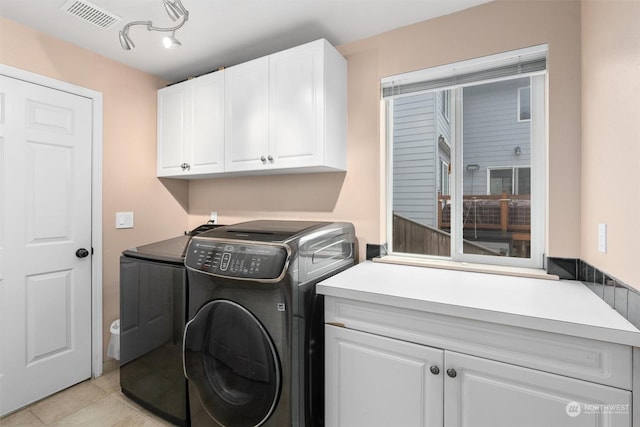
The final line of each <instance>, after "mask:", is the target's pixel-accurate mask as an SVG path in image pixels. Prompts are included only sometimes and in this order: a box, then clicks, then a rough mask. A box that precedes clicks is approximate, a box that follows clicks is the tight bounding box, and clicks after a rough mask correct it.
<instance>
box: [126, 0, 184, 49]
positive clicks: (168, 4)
mask: <svg viewBox="0 0 640 427" xmlns="http://www.w3.org/2000/svg"><path fill="white" fill-rule="evenodd" d="M162 3H163V4H164V9H165V11H166V12H167V15H169V17H170V18H171V19H172V20H173V21H180V22H178V24H176V25H174V26H173V27H167V28H163V27H154V26H153V22H151V21H132V22H129V23H128V24H127V25H125V26H124V27H122V30H121V31H120V34H119V38H120V45H121V46H122V49H124V50H131V49H133V48H134V47H136V45H135V44H134V43H133V40H131V37H129V29H130V28H131V27H132V26H134V25H144V26H145V27H147V31H161V32H167V33H171V35H167V36H165V37H163V39H162V44H163V45H164V47H166V48H174V47H178V46H180V45H182V43H180V41H179V40H178V39H177V38H176V30H178V29H180V28H181V27H182V26H183V25H184V23H185V22H187V20H188V19H189V11H188V10H187V9H185V8H184V6H183V5H182V2H181V1H180V0H162Z"/></svg>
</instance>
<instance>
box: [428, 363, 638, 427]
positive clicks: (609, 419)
mask: <svg viewBox="0 0 640 427" xmlns="http://www.w3.org/2000/svg"><path fill="white" fill-rule="evenodd" d="M445 367H446V370H445V378H444V402H445V403H444V425H445V426H446V427H458V426H460V427H462V426H464V427H486V426H491V427H514V426H517V427H541V426H544V427H573V426H580V427H587V426H588V427H596V426H602V427H604V426H607V427H622V426H625V427H629V426H630V425H631V392H629V391H626V390H621V389H617V388H613V387H608V386H603V385H599V384H594V383H589V382H586V381H580V380H576V379H572V378H567V377H563V376H560V375H554V374H549V373H545V372H541V371H536V370H534V369H527V368H521V367H518V366H514V365H509V364H506V363H500V362H495V361H491V360H486V359H481V358H478V357H473V356H467V355H463V354H458V353H453V352H449V351H446V352H445ZM434 425H435V424H434Z"/></svg>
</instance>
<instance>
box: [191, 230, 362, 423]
mask: <svg viewBox="0 0 640 427" xmlns="http://www.w3.org/2000/svg"><path fill="white" fill-rule="evenodd" d="M355 246H356V239H355V233H354V228H353V225H352V224H349V223H331V222H308V221H252V222H247V223H241V224H236V225H233V226H226V227H220V228H217V229H215V230H211V231H208V232H206V233H203V234H201V235H199V236H195V237H194V238H193V239H192V240H191V242H190V244H189V248H188V249H187V254H186V258H185V265H186V266H187V275H188V278H189V302H188V318H189V322H188V324H187V327H186V329H185V339H184V370H185V376H186V377H187V378H188V384H189V405H190V412H191V423H192V425H193V426H216V427H222V426H227V427H230V426H233V427H248V426H251V427H255V426H262V425H264V426H277V427H287V426H319V425H323V424H324V422H323V420H324V325H323V318H324V316H323V311H324V300H323V298H322V295H318V294H316V291H315V286H316V283H318V282H319V281H320V280H323V279H325V278H327V277H329V276H331V275H334V274H336V273H338V272H340V271H342V270H345V269H347V268H349V267H351V266H352V265H354V254H355V253H356V248H355Z"/></svg>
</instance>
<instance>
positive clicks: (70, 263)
mask: <svg viewBox="0 0 640 427" xmlns="http://www.w3.org/2000/svg"><path fill="white" fill-rule="evenodd" d="M91 138H92V101H91V100H90V99H88V98H84V97H81V96H77V95H72V94H69V93H66V92H63V91H59V90H54V89H50V88H46V87H43V86H39V85H36V84H31V83H26V82H24V81H21V80H17V79H13V78H9V77H4V76H0V334H1V335H0V415H3V414H6V413H8V412H11V411H13V410H15V409H17V408H20V407H22V406H24V405H26V404H28V403H31V402H33V401H36V400H38V399H40V398H42V397H45V396H47V395H49V394H52V393H54V392H56V391H58V390H61V389H63V388H66V387H68V386H70V385H72V384H75V383H77V382H79V381H82V380H84V379H87V378H89V377H90V376H91V360H92V359H91V256H90V255H89V256H86V257H81V255H82V254H78V255H80V256H78V255H77V253H76V252H77V251H78V249H80V248H86V249H87V250H88V251H89V252H90V251H91Z"/></svg>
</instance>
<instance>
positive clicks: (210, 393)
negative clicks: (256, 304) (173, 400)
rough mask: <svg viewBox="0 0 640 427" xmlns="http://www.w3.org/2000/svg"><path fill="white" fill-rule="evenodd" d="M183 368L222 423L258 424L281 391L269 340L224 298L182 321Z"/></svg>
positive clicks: (244, 312)
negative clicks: (183, 331) (183, 333)
mask: <svg viewBox="0 0 640 427" xmlns="http://www.w3.org/2000/svg"><path fill="white" fill-rule="evenodd" d="M184 371H185V375H186V377H187V379H188V380H189V381H190V383H191V384H192V385H193V386H194V387H195V389H196V390H197V394H198V396H197V398H198V399H199V400H200V402H201V403H202V406H203V407H204V408H205V410H206V411H207V413H208V414H209V415H210V416H211V418H213V419H214V420H215V421H216V422H218V424H220V425H223V426H238V427H244V426H251V427H254V426H259V425H261V424H262V423H264V422H265V421H266V420H267V418H269V416H270V415H271V413H272V412H273V410H274V408H275V406H276V403H277V401H278V396H279V394H280V381H281V378H280V364H279V361H278V357H277V354H276V350H275V347H274V345H273V342H272V341H271V338H270V337H269V335H268V334H267V331H266V330H265V329H264V327H263V326H262V324H261V323H260V321H259V320H258V319H257V318H256V317H255V316H254V315H253V314H251V313H250V312H249V311H248V310H247V309H245V308H244V307H242V306H241V305H239V304H237V303H235V302H232V301H228V300H215V301H211V302H209V303H208V304H206V305H205V306H204V307H202V308H201V309H200V311H198V313H197V314H196V315H195V317H194V318H193V320H191V321H190V322H189V323H188V324H187V327H186V330H185V338H184ZM192 398H193V396H192Z"/></svg>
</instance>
